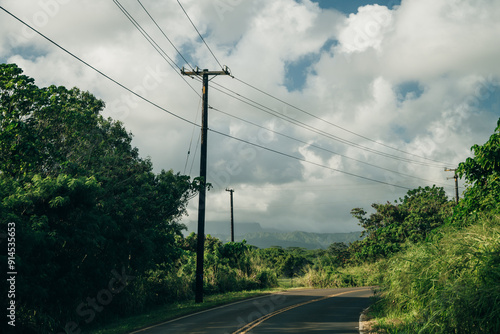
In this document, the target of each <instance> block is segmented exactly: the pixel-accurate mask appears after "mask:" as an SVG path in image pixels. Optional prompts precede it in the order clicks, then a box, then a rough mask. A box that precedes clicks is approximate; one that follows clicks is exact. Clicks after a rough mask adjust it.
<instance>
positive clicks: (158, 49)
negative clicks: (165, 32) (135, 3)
mask: <svg viewBox="0 0 500 334" xmlns="http://www.w3.org/2000/svg"><path fill="white" fill-rule="evenodd" d="M113 2H114V3H115V5H116V6H117V7H118V8H119V9H120V10H121V12H122V13H123V14H124V15H125V16H126V17H127V19H128V20H129V21H130V22H131V23H132V25H133V26H134V27H135V28H136V29H137V30H139V32H140V33H141V35H142V36H143V37H144V38H145V39H146V40H147V41H148V42H149V44H150V45H151V46H152V47H153V49H155V51H156V52H158V54H159V55H160V56H161V57H162V58H163V59H164V60H165V61H166V62H167V64H169V65H170V67H171V68H172V69H173V70H174V72H175V73H176V74H177V75H179V76H180V77H181V79H182V80H183V81H184V82H185V83H186V84H187V85H188V86H189V87H190V88H191V90H193V91H194V92H195V94H196V95H198V96H200V97H201V95H200V93H198V91H197V90H196V89H195V88H194V87H193V86H191V85H190V84H189V82H187V80H186V78H184V77H183V76H182V75H180V74H179V72H178V71H177V69H179V70H180V69H181V68H180V67H179V65H177V64H176V63H175V61H174V60H173V59H172V58H170V56H169V55H168V54H167V53H166V52H165V50H163V49H162V48H161V47H160V46H159V45H158V43H156V42H155V40H154V39H153V38H152V37H151V36H150V35H149V34H148V33H147V32H146V30H145V29H144V28H143V27H142V26H141V25H140V24H139V23H138V22H137V21H136V20H135V19H134V17H133V16H132V14H130V13H129V12H128V11H127V10H126V9H125V7H123V5H122V4H121V3H120V2H119V1H118V0H113ZM165 57H166V58H165ZM167 58H168V59H167ZM176 67H177V69H176Z"/></svg>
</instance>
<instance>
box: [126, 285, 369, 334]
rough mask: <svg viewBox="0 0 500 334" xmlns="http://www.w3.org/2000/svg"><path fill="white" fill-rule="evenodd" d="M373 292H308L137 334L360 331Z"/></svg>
mask: <svg viewBox="0 0 500 334" xmlns="http://www.w3.org/2000/svg"><path fill="white" fill-rule="evenodd" d="M372 295H373V291H372V289H371V288H343V289H314V290H311V289H308V290H293V291H289V292H282V293H277V294H273V295H267V296H264V297H258V298H254V299H250V300H245V301H241V302H237V303H233V304H230V305H225V306H221V307H217V308H214V309H211V310H207V311H203V312H199V313H196V314H193V315H189V316H185V317H182V318H179V319H176V320H172V321H168V322H165V323H163V324H159V325H156V326H153V327H150V328H145V329H142V330H140V331H135V332H133V333H138V334H139V333H140V334H160V333H161V334H165V333H190V334H202V333H203V334H205V333H210V334H212V333H224V334H243V333H255V334H261V333H318V334H320V333H359V330H358V326H359V316H360V313H361V312H362V311H363V309H365V308H366V307H368V306H369V305H370V299H369V297H370V296H372Z"/></svg>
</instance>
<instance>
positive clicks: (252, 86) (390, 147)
mask: <svg viewBox="0 0 500 334" xmlns="http://www.w3.org/2000/svg"><path fill="white" fill-rule="evenodd" d="M233 78H234V79H236V80H237V81H238V82H241V83H242V84H244V85H246V86H248V87H250V88H252V89H254V90H256V91H258V92H260V93H262V94H264V95H267V96H269V97H271V98H273V99H275V100H276V101H279V102H281V103H283V104H285V105H287V106H289V107H292V108H293V109H296V110H298V111H300V112H302V113H305V114H306V115H309V116H311V117H313V118H315V119H317V120H320V121H322V122H324V123H326V124H329V125H331V126H334V127H336V128H338V129H340V130H343V131H345V132H348V133H350V134H352V135H355V136H357V137H360V138H363V139H365V140H368V141H370V142H373V143H375V144H378V145H381V146H384V147H386V148H389V149H391V150H395V151H398V152H401V153H404V154H407V155H410V156H414V157H417V158H420V159H425V160H428V161H432V162H436V163H439V164H443V165H446V163H445V162H442V161H438V160H433V159H430V158H427V157H423V156H420V155H417V154H414V153H410V152H407V151H404V150H400V149H398V148H396V147H393V146H390V145H386V144H384V143H381V142H379V141H376V140H374V139H371V138H369V137H366V136H363V135H361V134H358V133H356V132H354V131H351V130H348V129H346V128H344V127H341V126H339V125H337V124H335V123H333V122H330V121H328V120H326V119H324V118H321V117H318V116H316V115H314V114H312V113H310V112H308V111H306V110H304V109H301V108H299V107H297V106H295V105H293V104H291V103H288V102H286V101H284V100H282V99H280V98H278V97H276V96H274V95H272V94H269V93H267V92H265V91H264V90H262V89H259V88H257V87H255V86H254V85H251V84H249V83H247V82H245V81H243V80H241V79H238V78H236V77H234V76H233Z"/></svg>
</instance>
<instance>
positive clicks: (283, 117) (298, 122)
mask: <svg viewBox="0 0 500 334" xmlns="http://www.w3.org/2000/svg"><path fill="white" fill-rule="evenodd" d="M114 1H117V0H114ZM137 1H138V2H139V3H140V0H137ZM178 3H179V5H180V6H181V8H182V9H183V10H184V8H183V7H182V4H181V3H180V2H179V1H178ZM140 4H141V6H142V3H140ZM142 7H143V9H144V10H145V11H146V13H148V15H149V17H150V18H151V20H152V21H153V22H154V23H155V24H156V26H157V27H158V28H159V29H160V31H162V30H161V28H160V27H159V25H158V24H157V23H156V21H155V20H154V18H153V17H152V16H151V15H150V14H149V12H148V11H147V10H146V8H145V7H144V6H142ZM184 12H185V14H186V15H187V12H186V11H185V10H184ZM187 16H188V18H189V15H187ZM189 20H190V21H191V19H190V18H189ZM134 21H135V20H134ZM191 23H192V24H193V26H194V23H193V22H192V21H191ZM194 28H195V29H196V26H194ZM138 29H139V28H138ZM141 29H142V28H141ZM196 30H197V29H196ZM197 31H198V30H197ZM162 33H163V35H164V37H165V38H166V39H167V40H168V41H169V42H170V43H171V41H170V39H169V38H168V37H167V36H166V34H165V33H164V32H163V31H162ZM148 36H149V35H148ZM200 37H201V38H203V37H202V36H201V35H200ZM155 44H156V43H155ZM171 44H172V43H171ZM172 46H174V45H172ZM207 47H208V45H207ZM174 48H175V46H174ZM175 49H176V50H177V48H175ZM157 51H158V50H157ZM177 52H178V53H179V55H181V57H182V58H183V59H184V60H185V58H184V56H182V54H181V53H180V52H179V51H178V50H177ZM214 57H215V56H214ZM219 65H220V63H219ZM233 78H234V77H233ZM237 81H239V82H242V83H244V84H245V85H247V86H249V87H251V88H253V89H256V90H257V91H259V92H261V93H263V94H266V95H267V96H270V97H272V98H274V99H276V100H278V101H280V102H281V103H284V104H286V105H288V106H291V107H293V108H295V109H297V110H299V111H301V112H303V113H306V114H308V115H310V116H313V117H315V118H317V119H320V120H322V121H324V122H326V123H328V124H330V125H333V126H336V127H338V128H340V129H342V130H344V131H347V132H350V133H352V134H356V133H354V132H352V131H349V130H347V129H344V128H342V127H339V126H337V125H336V124H334V123H331V122H328V121H326V120H324V119H322V118H319V117H317V116H315V115H313V114H311V113H309V112H307V111H305V110H302V109H300V108H298V107H296V106H293V105H292V104H290V103H287V102H286V101H284V100H281V99H279V98H277V97H275V96H273V95H271V94H269V93H266V92H264V91H263V90H260V89H259V88H257V87H255V86H253V85H250V84H248V83H245V82H243V81H242V80H240V79H237ZM213 84H215V85H217V86H219V87H221V88H223V89H225V90H227V91H229V92H231V93H232V94H234V95H236V96H240V97H241V98H243V99H246V100H247V101H250V102H251V103H248V102H246V101H243V100H241V99H240V98H236V97H234V96H232V95H231V94H229V93H227V92H224V91H222V90H220V89H217V88H215V90H218V91H220V92H222V93H224V94H226V95H228V96H230V97H232V98H235V99H237V100H239V101H241V102H244V103H246V104H249V105H250V106H252V107H254V108H257V109H260V110H261V111H264V112H267V113H270V114H271V115H273V116H275V117H279V118H281V119H285V120H286V121H288V122H291V123H292V124H295V125H298V126H300V127H302V128H305V129H307V130H309V131H313V132H314V133H317V134H320V135H323V136H326V137H328V138H330V139H333V140H336V141H339V142H341V143H343V144H345V145H349V146H352V147H355V148H358V149H362V150H365V151H367V152H370V153H374V154H378V155H381V156H384V157H387V158H391V159H396V160H399V161H403V162H407V163H412V164H418V165H423V166H432V167H437V168H443V166H441V165H431V164H429V163H424V162H421V161H415V160H411V159H407V158H402V157H398V156H395V155H392V154H389V153H386V152H381V151H378V150H375V149H373V148H369V147H366V146H363V145H360V144H357V143H354V142H352V141H349V140H346V139H343V138H340V137H338V136H335V135H332V134H329V133H327V132H325V131H322V130H319V129H317V128H314V127H312V126H310V125H308V124H306V123H304V122H300V121H297V120H295V119H292V118H290V117H287V116H285V115H280V114H278V113H277V112H276V111H274V110H272V109H271V108H269V107H266V106H264V105H262V104H260V103H258V102H256V101H254V100H252V99H249V98H247V97H244V96H243V95H241V94H239V93H237V92H235V91H233V90H231V89H229V88H227V87H224V86H223V85H220V84H218V83H216V82H214V83H213ZM190 87H191V86H190ZM191 88H192V87H191ZM192 89H193V88H192ZM356 135H358V134H356ZM358 136H360V137H362V138H364V139H367V140H370V141H372V142H376V141H374V140H371V139H370V138H368V137H365V136H361V135H358ZM376 143H378V144H380V145H383V146H387V147H389V148H392V147H390V146H388V145H385V144H382V143H379V142H376ZM392 149H395V148H392ZM395 150H397V151H400V152H402V153H405V154H410V155H413V156H416V157H419V158H423V159H426V160H430V161H433V160H431V159H427V158H424V157H420V156H418V155H414V154H411V153H407V152H405V151H402V150H399V149H395Z"/></svg>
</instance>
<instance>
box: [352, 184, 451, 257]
mask: <svg viewBox="0 0 500 334" xmlns="http://www.w3.org/2000/svg"><path fill="white" fill-rule="evenodd" d="M452 206H453V202H451V201H450V200H449V199H448V197H447V195H446V193H445V191H444V189H443V188H439V187H436V186H433V187H425V188H422V187H419V188H418V189H414V190H410V191H408V193H407V194H406V195H405V197H404V198H400V199H399V201H395V202H394V204H392V203H390V202H388V203H386V204H377V203H374V204H372V207H373V208H374V209H375V213H372V214H370V215H369V216H368V217H366V214H367V213H366V211H364V210H363V209H361V208H355V209H352V211H351V214H352V215H353V216H354V217H355V218H357V219H358V220H359V225H360V226H362V227H363V228H364V232H363V234H364V235H366V238H365V239H363V240H361V241H357V242H354V243H353V244H352V245H351V247H350V250H351V253H352V254H353V256H354V257H355V258H356V259H357V260H362V261H365V260H376V259H379V258H382V257H387V256H389V255H391V254H394V253H397V252H399V251H400V250H401V249H402V248H403V247H404V245H405V243H406V242H411V243H417V242H420V241H422V240H425V238H426V237H427V236H428V235H429V233H430V232H431V231H432V230H434V229H436V228H438V227H440V226H442V225H443V224H445V222H446V220H447V218H448V217H449V215H450V214H451V212H452Z"/></svg>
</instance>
